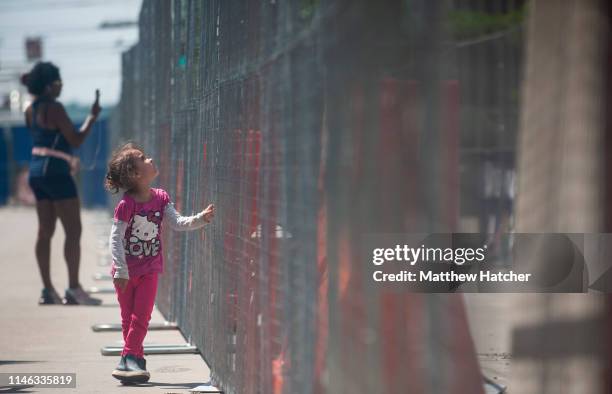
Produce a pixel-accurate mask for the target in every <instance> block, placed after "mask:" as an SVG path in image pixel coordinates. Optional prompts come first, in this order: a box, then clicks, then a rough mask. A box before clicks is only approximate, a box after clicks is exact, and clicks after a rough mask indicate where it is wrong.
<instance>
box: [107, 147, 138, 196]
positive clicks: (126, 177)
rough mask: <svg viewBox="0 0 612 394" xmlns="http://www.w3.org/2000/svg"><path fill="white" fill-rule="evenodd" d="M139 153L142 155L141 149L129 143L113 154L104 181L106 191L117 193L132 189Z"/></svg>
mask: <svg viewBox="0 0 612 394" xmlns="http://www.w3.org/2000/svg"><path fill="white" fill-rule="evenodd" d="M140 153H143V151H142V149H140V148H139V147H138V146H136V145H135V144H133V143H131V142H130V143H128V144H125V145H123V146H122V147H121V148H119V149H117V150H116V151H115V152H113V155H112V157H111V159H110V161H109V162H108V172H107V173H106V179H105V181H104V186H105V187H106V190H108V191H110V192H111V193H117V192H118V191H119V189H124V190H127V191H129V190H131V189H133V188H134V186H135V178H136V161H137V160H138V157H139V154H140Z"/></svg>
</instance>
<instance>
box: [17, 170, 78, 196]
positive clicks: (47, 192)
mask: <svg viewBox="0 0 612 394" xmlns="http://www.w3.org/2000/svg"><path fill="white" fill-rule="evenodd" d="M28 183H29V184H30V187H31V188H32V191H33V192H34V195H35V196H36V201H40V200H65V199H68V198H75V197H77V188H76V185H75V183H74V179H72V176H71V175H69V174H68V175H51V176H41V177H30V178H29V179H28Z"/></svg>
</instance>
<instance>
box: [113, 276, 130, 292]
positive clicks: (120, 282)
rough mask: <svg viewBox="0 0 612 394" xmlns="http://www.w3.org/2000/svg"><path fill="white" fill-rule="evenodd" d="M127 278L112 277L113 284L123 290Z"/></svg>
mask: <svg viewBox="0 0 612 394" xmlns="http://www.w3.org/2000/svg"><path fill="white" fill-rule="evenodd" d="M128 281H129V279H123V278H115V279H113V284H114V285H115V286H117V287H118V288H120V289H121V291H125V288H126V287H127V284H128Z"/></svg>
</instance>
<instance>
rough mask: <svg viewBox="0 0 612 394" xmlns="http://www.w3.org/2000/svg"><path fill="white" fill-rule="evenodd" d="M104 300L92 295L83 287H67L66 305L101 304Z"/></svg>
mask: <svg viewBox="0 0 612 394" xmlns="http://www.w3.org/2000/svg"><path fill="white" fill-rule="evenodd" d="M101 303H102V300H101V299H99V298H93V297H90V296H89V294H87V292H86V291H85V290H83V288H82V287H80V286H79V287H75V288H69V289H66V294H65V296H64V305H100V304H101Z"/></svg>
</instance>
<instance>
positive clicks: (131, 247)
mask: <svg viewBox="0 0 612 394" xmlns="http://www.w3.org/2000/svg"><path fill="white" fill-rule="evenodd" d="M160 217H161V214H160V212H153V211H150V212H149V213H148V214H147V215H146V216H143V215H140V214H137V215H134V217H133V219H132V223H131V231H130V234H131V235H130V236H129V238H127V242H126V243H127V245H126V251H125V252H126V255H131V256H135V257H139V258H143V257H150V256H157V255H158V254H159V250H160V247H159V245H160V244H159V225H158V223H159V221H160Z"/></svg>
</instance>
